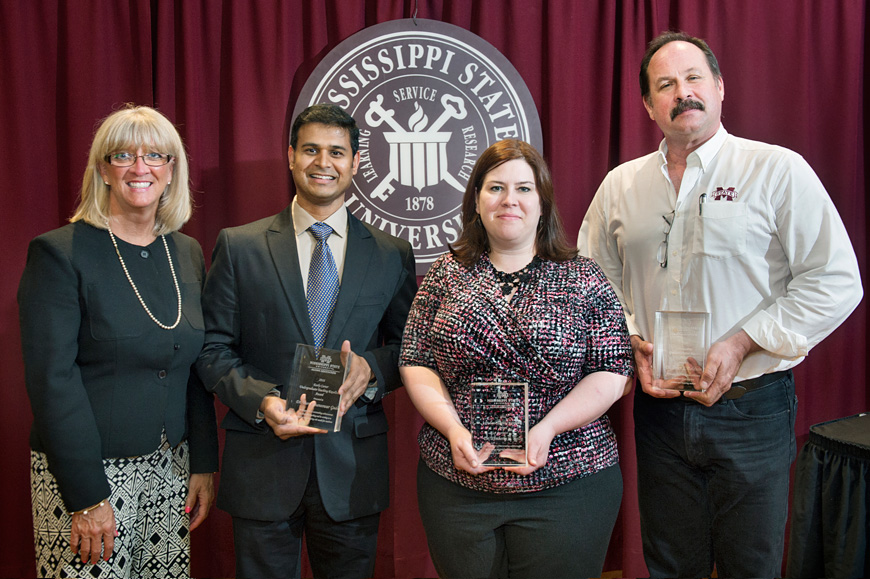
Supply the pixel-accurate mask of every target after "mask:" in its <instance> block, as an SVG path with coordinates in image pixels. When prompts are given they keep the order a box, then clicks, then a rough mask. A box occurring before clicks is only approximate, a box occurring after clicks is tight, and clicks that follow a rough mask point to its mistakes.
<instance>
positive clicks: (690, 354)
mask: <svg viewBox="0 0 870 579" xmlns="http://www.w3.org/2000/svg"><path fill="white" fill-rule="evenodd" d="M709 350H710V313H709V312H677V311H657V312H656V317H655V336H654V338H653V385H655V386H657V387H659V388H664V389H668V390H680V391H683V390H688V391H698V390H700V388H699V387H698V384H699V382H700V381H701V373H702V372H703V371H704V360H706V359H707V352H708V351H709Z"/></svg>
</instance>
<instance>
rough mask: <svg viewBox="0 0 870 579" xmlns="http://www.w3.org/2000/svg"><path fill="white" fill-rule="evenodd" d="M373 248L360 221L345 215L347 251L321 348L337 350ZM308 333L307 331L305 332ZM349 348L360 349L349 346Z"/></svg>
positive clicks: (360, 287) (361, 284) (354, 345)
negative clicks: (330, 319)
mask: <svg viewBox="0 0 870 579" xmlns="http://www.w3.org/2000/svg"><path fill="white" fill-rule="evenodd" d="M374 249H375V240H374V238H372V234H371V233H369V231H368V229H366V228H365V227H364V226H363V224H362V222H361V221H360V220H359V219H357V218H356V217H354V216H353V215H351V214H350V213H348V227H347V249H346V250H345V253H344V272H343V273H342V275H341V289H340V290H339V292H338V301H336V303H335V310H334V311H333V312H332V321H331V322H330V323H329V331H328V332H327V333H326V341H325V342H324V346H325V347H327V348H331V349H334V350H338V349H340V348H341V341H340V340H341V337H342V336H343V335H344V327H345V325H346V324H347V321H348V320H349V319H350V314H351V312H352V310H353V308H354V305H355V304H356V302H357V298H358V297H359V293H360V290H361V289H362V288H363V287H364V285H365V283H366V277H367V275H368V270H369V261H371V258H372V252H374ZM309 331H310V330H309ZM351 347H355V348H356V347H360V346H359V345H358V344H351Z"/></svg>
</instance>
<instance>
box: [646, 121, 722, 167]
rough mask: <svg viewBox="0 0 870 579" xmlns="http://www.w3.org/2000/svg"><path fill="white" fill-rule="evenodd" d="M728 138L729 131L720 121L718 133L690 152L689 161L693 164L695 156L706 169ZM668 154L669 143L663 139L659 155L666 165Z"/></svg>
mask: <svg viewBox="0 0 870 579" xmlns="http://www.w3.org/2000/svg"><path fill="white" fill-rule="evenodd" d="M727 138H728V131H726V130H725V125H723V124H721V123H720V124H719V130H718V131H716V134H715V135H713V136H712V137H710V138H709V139H708V140H707V142H706V143H704V144H703V145H701V146H700V147H698V148H697V149H695V150H694V151H692V152H691V153H690V154H689V158H688V162H689V163H690V164H691V162H692V160H693V158H694V159H697V161H698V163H700V165H701V168H702V169H704V170H706V169H707V166H708V165H709V164H710V163H711V162H712V161H713V159H714V158H715V157H716V154H717V153H719V149H721V148H722V145H723V144H724V143H725V139H727ZM667 154H668V144H667V142H666V141H665V139H662V142H661V143H659V156H660V157H661V161H662V164H663V165H666V164H667V162H668V161H667V159H668V158H667Z"/></svg>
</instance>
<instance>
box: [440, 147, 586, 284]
mask: <svg viewBox="0 0 870 579" xmlns="http://www.w3.org/2000/svg"><path fill="white" fill-rule="evenodd" d="M514 159H522V160H523V161H525V162H526V163H528V164H529V167H531V168H532V172H533V173H534V175H535V188H536V189H537V191H538V197H539V198H540V200H541V221H540V222H539V223H538V230H537V233H536V234H535V253H536V254H537V255H538V257H541V258H542V259H546V260H549V261H567V260H569V259H574V257H576V256H577V249H576V248H575V247H574V246H573V245H571V244H570V243H568V237H567V236H566V235H565V228H564V227H563V226H562V220H561V219H560V218H559V211H558V209H557V208H556V203H555V200H554V196H553V179H552V178H551V177H550V169H549V168H548V167H547V162H546V161H544V158H543V157H542V156H541V154H540V153H538V151H537V150H535V148H534V147H532V146H531V145H530V144H528V143H526V142H525V141H520V140H517V139H505V140H503V141H498V142H497V143H493V144H492V145H490V147H489V148H488V149H487V150H486V151H484V152H483V154H482V155H481V156H480V158H479V159H478V160H477V163H475V164H474V169H473V170H472V171H471V177H469V179H468V185H466V186H465V195H464V196H463V198H462V233H460V234H459V239H457V240H456V243H453V244H452V245H450V252H451V253H452V254H453V255H454V256H456V259H457V260H458V261H459V263H461V264H462V265H464V266H465V267H472V266H473V265H474V264H475V263H477V261H478V260H479V259H480V256H481V255H482V254H483V252H484V251H487V250H488V249H489V239H488V238H487V235H486V229H484V227H483V223H482V222H481V221H480V219H479V216H478V214H477V211H475V206H476V204H477V196H478V194H479V192H480V188H481V187H482V186H483V181H484V179H485V178H486V175H487V173H489V172H490V171H492V170H493V169H495V168H496V167H498V166H499V165H501V164H502V163H506V162H507V161H513V160H514Z"/></svg>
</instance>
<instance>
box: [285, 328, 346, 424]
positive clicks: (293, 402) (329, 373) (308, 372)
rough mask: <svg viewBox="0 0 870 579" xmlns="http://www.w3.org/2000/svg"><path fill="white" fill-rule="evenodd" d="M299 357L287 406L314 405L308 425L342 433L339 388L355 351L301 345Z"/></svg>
mask: <svg viewBox="0 0 870 579" xmlns="http://www.w3.org/2000/svg"><path fill="white" fill-rule="evenodd" d="M295 359H296V362H295V364H294V366H293V374H292V376H291V378H290V384H289V391H288V392H287V409H288V410H293V409H294V408H298V407H299V406H300V405H301V404H310V405H312V406H313V407H314V408H313V410H312V411H311V420H310V421H309V422H308V426H313V427H314V428H322V429H324V430H326V431H330V432H339V431H340V430H341V413H340V412H339V411H338V409H339V408H340V406H341V394H339V392H338V389H339V388H341V385H342V384H343V383H344V380H345V378H346V377H347V374H348V372H349V371H350V365H351V363H352V362H353V352H342V351H341V350H328V349H326V348H319V351H318V348H315V347H314V346H308V345H306V344H298V345H297V346H296V358H295ZM303 396H304V397H305V398H304V400H303V398H302V397H303Z"/></svg>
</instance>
